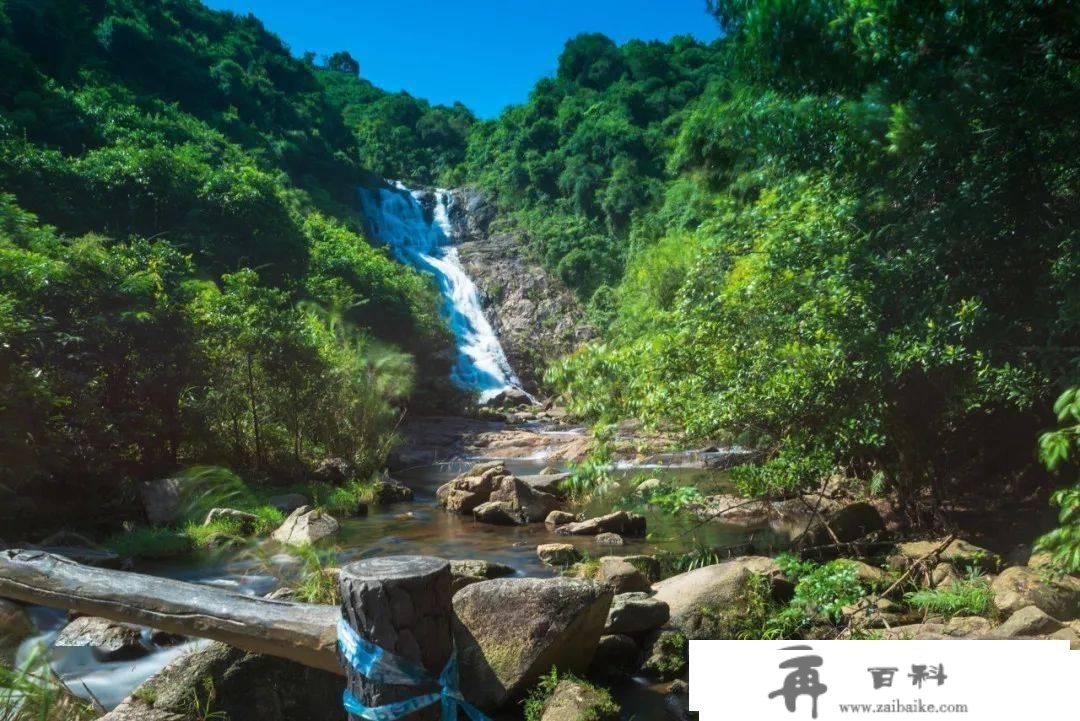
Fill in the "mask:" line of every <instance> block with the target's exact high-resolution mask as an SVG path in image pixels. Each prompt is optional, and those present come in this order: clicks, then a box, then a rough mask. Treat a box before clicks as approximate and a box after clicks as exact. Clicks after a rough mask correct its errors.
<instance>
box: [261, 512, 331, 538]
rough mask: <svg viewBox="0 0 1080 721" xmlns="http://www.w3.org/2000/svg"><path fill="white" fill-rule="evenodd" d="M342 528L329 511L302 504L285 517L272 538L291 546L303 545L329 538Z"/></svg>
mask: <svg viewBox="0 0 1080 721" xmlns="http://www.w3.org/2000/svg"><path fill="white" fill-rule="evenodd" d="M340 528H341V524H339V523H338V522H337V519H335V518H334V517H333V516H331V515H330V514H329V513H324V512H323V511H316V510H314V509H312V507H311V506H301V507H300V508H297V509H296V510H295V511H293V512H292V513H291V514H290V515H289V517H288V518H286V519H285V522H284V523H282V524H281V526H280V527H278V529H277V530H276V531H274V532H273V533H272V534H271V538H273V539H274V540H275V541H277V542H279V543H286V544H288V545H290V546H303V545H307V544H311V543H317V542H319V541H321V540H323V539H324V538H329V537H330V536H333V535H334V534H336V533H337V532H338V530H340Z"/></svg>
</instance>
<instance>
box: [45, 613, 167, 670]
mask: <svg viewBox="0 0 1080 721" xmlns="http://www.w3.org/2000/svg"><path fill="white" fill-rule="evenodd" d="M55 645H56V646H63V647H72V646H75V647H78V646H89V647H90V648H92V649H93V652H94V656H95V657H96V658H98V660H101V661H120V660H124V659H131V658H138V657H140V656H145V655H146V654H147V653H149V651H150V649H149V648H148V647H147V646H146V644H144V643H143V641H142V631H141V630H140V629H139V627H138V626H131V625H129V624H126V623H117V622H116V621H110V620H109V619H107V618H99V617H97V616H80V617H79V618H76V619H75V620H74V621H72V622H71V623H69V624H68V625H66V626H64V628H63V629H61V631H60V634H59V635H58V636H57V637H56V641H55Z"/></svg>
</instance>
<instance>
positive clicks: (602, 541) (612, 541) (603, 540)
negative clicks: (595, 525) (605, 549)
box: [596, 533, 625, 546]
mask: <svg viewBox="0 0 1080 721" xmlns="http://www.w3.org/2000/svg"><path fill="white" fill-rule="evenodd" d="M624 543H625V541H623V537H622V536H620V535H619V534H618V533H598V534H596V544H597V545H598V546H621V545H623V544H624Z"/></svg>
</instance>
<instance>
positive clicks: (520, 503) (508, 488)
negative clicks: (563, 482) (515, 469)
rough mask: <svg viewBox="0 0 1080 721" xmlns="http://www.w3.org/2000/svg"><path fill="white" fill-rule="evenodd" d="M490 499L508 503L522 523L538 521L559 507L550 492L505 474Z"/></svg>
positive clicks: (557, 501)
mask: <svg viewBox="0 0 1080 721" xmlns="http://www.w3.org/2000/svg"><path fill="white" fill-rule="evenodd" d="M491 500H492V501H499V502H506V503H509V504H510V505H511V506H512V507H513V508H514V510H515V511H517V513H518V515H519V516H520V517H521V519H522V522H523V523H539V522H540V521H543V520H544V519H545V518H547V516H548V514H549V513H551V512H552V511H554V510H557V509H558V507H559V500H558V499H557V498H555V496H553V495H551V494H550V493H544V492H543V491H538V490H536V489H535V488H533V487H532V486H530V485H529V484H527V483H525V482H524V481H522V480H521V479H520V478H517V477H515V476H507V477H505V478H503V479H502V481H500V483H499V485H498V487H496V488H495V489H494V490H492V492H491Z"/></svg>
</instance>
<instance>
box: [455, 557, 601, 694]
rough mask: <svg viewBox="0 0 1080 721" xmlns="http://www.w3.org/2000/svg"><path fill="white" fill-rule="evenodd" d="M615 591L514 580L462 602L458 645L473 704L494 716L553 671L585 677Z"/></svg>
mask: <svg viewBox="0 0 1080 721" xmlns="http://www.w3.org/2000/svg"><path fill="white" fill-rule="evenodd" d="M610 605H611V591H609V590H608V589H606V588H604V587H602V586H600V585H599V584H597V583H593V582H591V581H583V580H578V579H570V578H553V579H537V578H512V579H511V578H506V579H496V580H494V581H483V582H481V583H474V584H472V585H469V586H466V587H465V588H463V589H462V590H460V591H458V592H457V593H456V594H455V595H454V614H455V617H456V618H455V622H454V640H455V643H456V644H457V648H458V654H459V663H460V668H461V689H462V692H463V693H464V694H465V697H466V698H468V699H470V700H471V701H472V702H473V703H474V704H476V705H477V706H480V707H481V708H484V709H494V708H497V707H499V706H502V705H503V704H505V703H506V702H508V701H510V700H511V699H514V698H517V697H519V696H521V695H523V694H524V693H526V692H527V691H528V690H529V689H530V688H531V687H532V685H533V684H534V683H535V682H536V680H537V679H538V678H539V677H540V675H541V674H544V673H547V672H548V670H549V669H550V668H551V667H552V666H557V667H558V668H559V669H561V670H564V671H568V672H572V673H584V672H585V670H586V669H588V667H589V663H590V662H591V661H592V657H593V654H594V652H595V651H596V645H597V643H598V641H599V640H600V635H601V632H602V630H603V628H604V622H605V620H606V618H607V611H608V607H609V606H610Z"/></svg>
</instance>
